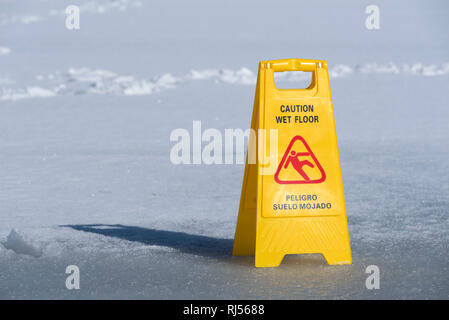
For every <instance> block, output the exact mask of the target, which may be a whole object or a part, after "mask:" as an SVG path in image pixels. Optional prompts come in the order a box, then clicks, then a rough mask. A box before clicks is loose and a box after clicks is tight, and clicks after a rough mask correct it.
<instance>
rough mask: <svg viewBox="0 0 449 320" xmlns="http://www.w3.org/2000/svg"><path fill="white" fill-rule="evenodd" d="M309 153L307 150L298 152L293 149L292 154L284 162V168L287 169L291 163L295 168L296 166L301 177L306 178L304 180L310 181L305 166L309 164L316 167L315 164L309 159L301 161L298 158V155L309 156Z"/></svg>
mask: <svg viewBox="0 0 449 320" xmlns="http://www.w3.org/2000/svg"><path fill="white" fill-rule="evenodd" d="M308 155H309V153H307V152H302V153H296V151H292V152H291V153H290V156H289V157H288V159H287V161H286V162H285V164H284V168H285V169H287V167H288V166H289V164H290V163H291V164H292V166H293V168H295V170H296V172H298V173H299V174H300V175H301V177H303V178H304V180H306V181H310V178H309V176H308V175H307V173H305V172H304V169H303V167H304V166H308V167H310V168H314V167H315V166H314V165H313V164H312V163H311V162H310V161H309V160H303V161H301V160H299V159H298V157H300V156H308Z"/></svg>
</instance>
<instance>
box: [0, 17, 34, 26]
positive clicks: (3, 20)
mask: <svg viewBox="0 0 449 320" xmlns="http://www.w3.org/2000/svg"><path fill="white" fill-rule="evenodd" d="M41 20H42V17H41V16H37V15H20V16H19V15H6V14H2V15H0V26H6V25H9V24H13V23H19V24H30V23H35V22H38V21H41Z"/></svg>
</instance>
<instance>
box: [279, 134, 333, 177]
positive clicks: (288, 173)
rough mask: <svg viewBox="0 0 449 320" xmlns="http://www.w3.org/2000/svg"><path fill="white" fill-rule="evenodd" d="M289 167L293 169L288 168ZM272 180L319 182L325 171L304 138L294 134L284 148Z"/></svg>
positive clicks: (324, 175)
mask: <svg viewBox="0 0 449 320" xmlns="http://www.w3.org/2000/svg"><path fill="white" fill-rule="evenodd" d="M298 150H304V151H305V152H298ZM290 167H292V168H293V169H294V171H293V170H288V169H289V168H290ZM274 180H275V181H276V182H277V183H279V184H303V183H321V182H323V181H324V180H326V173H325V172H324V169H323V167H322V166H321V164H320V163H319V162H318V159H317V158H316V156H315V154H314V153H313V152H312V150H311V149H310V147H309V145H308V144H307V142H306V140H305V139H304V138H303V137H301V136H295V137H293V139H292V140H291V141H290V143H289V145H288V147H287V150H285V153H284V156H283V157H282V160H281V162H280V163H279V166H278V169H277V171H276V173H275V175H274Z"/></svg>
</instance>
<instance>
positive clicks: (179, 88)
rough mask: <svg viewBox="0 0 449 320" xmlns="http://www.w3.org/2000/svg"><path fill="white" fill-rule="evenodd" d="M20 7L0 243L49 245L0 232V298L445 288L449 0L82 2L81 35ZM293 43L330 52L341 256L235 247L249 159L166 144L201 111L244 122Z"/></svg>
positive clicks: (6, 113)
mask: <svg viewBox="0 0 449 320" xmlns="http://www.w3.org/2000/svg"><path fill="white" fill-rule="evenodd" d="M26 2H27V4H28V5H27V6H23V5H19V4H16V3H15V2H13V1H4V2H2V15H1V16H0V28H2V29H3V30H2V31H3V32H1V33H0V45H1V46H2V47H3V48H8V49H9V51H8V52H9V53H8V54H3V55H0V70H1V71H0V97H1V99H0V110H1V115H2V116H1V117H0V128H1V130H0V163H1V166H0V177H1V178H2V183H1V186H2V187H1V192H0V203H1V206H0V239H2V241H5V243H9V240H7V239H8V236H9V235H10V233H11V229H13V228H17V229H19V230H20V234H19V235H15V236H14V239H15V240H14V241H12V240H11V241H12V242H13V243H15V244H16V246H15V248H16V249H17V248H23V247H25V248H27V247H28V246H32V247H33V248H35V249H37V248H41V250H42V251H41V252H42V255H41V256H40V257H39V258H34V257H32V256H30V255H27V254H17V253H16V252H15V251H16V250H14V251H13V250H8V249H6V248H4V247H3V245H0V270H1V271H0V298H5V299H17V298H48V299H53V298H67V299H72V298H73V299H74V298H88V299H91V298H92V299H93V298H161V299H164V298H185V299H190V298H267V299H274V298H281V299H282V298H284V299H294V298H308V299H319V298H330V299H351V298H352V299H360V298H366V299H373V298H374V299H375V298H396V299H405V298H412V299H427V298H442V299H447V298H449V296H448V294H449V287H448V283H449V267H448V265H449V264H448V262H449V261H448V249H449V248H448V243H449V233H448V232H447V230H448V229H449V219H448V214H449V209H448V208H449V127H448V123H449V107H448V103H447V101H449V91H448V90H447V88H448V85H449V71H448V70H449V67H448V61H449V56H448V52H449V39H448V33H445V32H441V30H446V29H447V23H448V22H447V21H449V20H448V19H447V12H448V11H447V6H448V5H447V3H446V2H435V3H434V4H433V5H432V6H427V5H426V4H425V3H422V2H415V1H412V2H408V4H407V6H405V5H401V4H398V3H397V2H391V1H385V2H382V1H380V3H379V6H380V8H381V19H382V20H381V29H380V30H378V31H368V30H366V29H365V28H364V19H365V13H364V8H365V7H364V5H363V4H359V3H358V2H346V3H345V5H343V6H339V7H335V8H332V6H331V5H330V1H314V2H313V3H312V2H309V3H307V2H306V3H301V4H298V7H297V8H296V9H297V10H295V8H294V5H293V4H291V3H288V6H289V8H292V10H288V11H287V12H285V11H283V12H282V14H277V13H276V12H273V10H274V9H273V6H272V5H271V4H270V3H269V2H264V1H258V2H250V3H246V2H245V3H242V2H237V1H235V2H233V1H227V2H226V4H225V3H222V4H220V3H214V4H211V3H208V2H196V1H194V4H195V5H193V4H190V3H189V4H186V3H184V2H181V1H179V2H167V1H160V2H159V1H154V2H151V4H150V3H147V2H141V3H140V4H137V3H138V2H134V1H80V4H81V5H82V16H81V29H80V30H78V31H69V30H67V29H66V28H65V24H64V23H65V22H64V9H65V6H66V5H68V4H72V3H70V2H69V1H66V2H61V1H56V0H50V1H44V2H36V1H26ZM133 3H135V4H136V5H134V4H133ZM279 5H280V6H281V7H282V6H283V5H287V3H285V4H283V3H282V1H281V3H280V4H279ZM120 8H123V9H120ZM274 11H275V10H274ZM303 12H307V14H302V13H303ZM26 17H39V18H38V19H37V18H26ZM262 19H263V21H264V23H261V22H260V21H261V20H262ZM416 19H419V21H420V23H419V24H417V23H416ZM26 21H27V22H28V24H27V23H25V22H26ZM315 27H316V29H315ZM417 39H419V46H417ZM429 48H431V50H430V49H429ZM286 57H299V58H312V59H313V58H316V59H326V60H327V61H328V64H329V67H330V70H329V71H330V75H331V89H332V97H333V105H334V112H335V120H336V126H337V132H338V140H339V149H340V157H341V165H342V174H343V183H344V187H345V197H346V206H347V213H348V220H349V232H350V238H351V247H352V253H353V264H352V265H351V266H338V267H331V266H327V265H326V263H325V261H324V259H323V258H322V257H321V256H320V255H299V256H287V257H286V258H285V259H284V261H283V263H282V265H281V266H280V267H279V268H275V269H255V268H254V260H253V258H252V257H232V256H231V248H232V239H233V235H234V228H235V222H236V217H237V211H238V202H239V197H240V188H241V182H242V174H243V166H242V165H190V166H183V165H181V166H176V165H173V164H172V163H171V162H170V159H169V154H170V149H171V144H170V141H169V137H170V133H171V131H172V130H173V129H176V128H185V129H188V130H190V131H191V128H192V121H194V120H201V121H202V128H203V130H205V129H207V128H217V129H219V130H224V129H225V128H241V129H246V128H248V126H249V124H250V119H251V111H252V103H253V98H254V85H255V81H256V73H257V64H258V61H260V60H267V59H279V58H286ZM304 77H305V75H304V74H301V73H297V74H285V75H280V77H279V79H277V80H279V81H284V82H288V83H289V84H292V83H295V82H296V81H298V82H300V81H302V80H303V79H304ZM20 235H23V239H25V240H24V242H21V241H19V240H18V239H22V236H20ZM26 239H32V240H31V241H30V240H26ZM17 244H21V245H17ZM19 251H20V250H19ZM31 251H32V250H31ZM71 264H75V265H77V266H79V268H80V272H81V274H80V282H81V289H80V290H71V291H69V290H67V289H65V286H64V283H65V277H66V276H67V275H66V274H65V268H66V267H67V266H68V265H71ZM371 264H375V265H378V266H379V268H380V271H381V281H380V284H381V289H380V290H367V289H366V288H365V279H366V276H367V275H366V274H365V268H366V266H368V265H371Z"/></svg>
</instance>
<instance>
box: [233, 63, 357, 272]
mask: <svg viewBox="0 0 449 320" xmlns="http://www.w3.org/2000/svg"><path fill="white" fill-rule="evenodd" d="M283 71H305V72H312V82H311V84H310V86H309V87H308V88H306V89H278V88H276V86H275V84H274V73H275V72H283ZM251 128H252V132H255V134H253V135H250V142H249V146H248V154H247V161H246V165H245V173H244V178H243V186H242V193H241V198H240V208H239V216H238V220H237V228H236V232H235V239H234V249H233V255H236V256H242V255H255V261H256V262H255V264H256V267H277V266H279V265H280V263H281V261H282V259H283V258H284V255H286V254H301V253H321V254H322V255H323V256H324V258H325V259H326V261H327V262H328V263H329V264H332V265H333V264H350V263H351V249H350V246H349V235H348V226H347V220H346V209H345V201H344V194H343V184H342V178H341V170H340V159H339V155H338V145H337V136H336V130H335V123H334V113H333V108H332V99H331V94H330V85H329V75H328V70H327V63H326V61H322V60H304V59H286V60H273V61H262V62H261V63H260V65H259V73H258V78H257V87H256V96H255V101H254V109H253V115H252V120H251ZM251 159H254V161H250V160H251Z"/></svg>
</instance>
